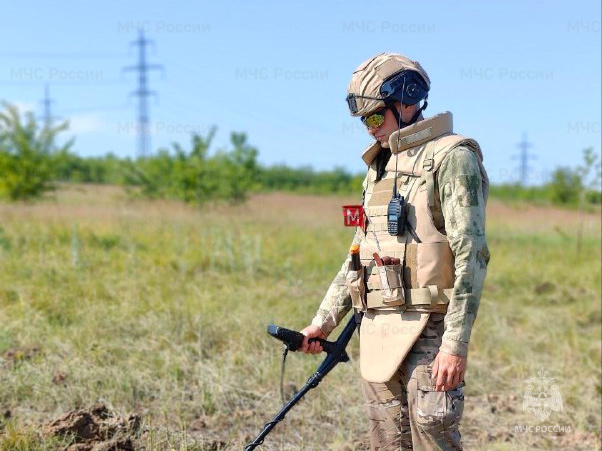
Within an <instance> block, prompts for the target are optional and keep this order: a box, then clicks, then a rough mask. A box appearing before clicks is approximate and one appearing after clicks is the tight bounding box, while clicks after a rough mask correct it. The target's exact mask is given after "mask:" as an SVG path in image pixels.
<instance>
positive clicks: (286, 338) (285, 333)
mask: <svg viewBox="0 0 602 451" xmlns="http://www.w3.org/2000/svg"><path fill="white" fill-rule="evenodd" d="M268 334H270V335H271V336H272V337H274V338H277V339H278V340H280V341H282V342H284V344H286V345H287V346H288V348H289V349H290V350H291V351H296V350H298V349H299V348H300V347H301V345H302V344H303V338H304V337H305V335H303V334H302V333H301V332H297V331H296V330H291V329H286V328H284V327H280V326H275V325H274V324H270V325H269V326H268ZM314 341H318V342H319V343H320V344H321V345H322V348H323V349H324V351H326V353H328V354H329V353H331V352H332V351H333V350H334V349H335V346H334V343H333V342H332V341H326V340H323V339H322V338H310V339H309V342H310V343H313V342H314Z"/></svg>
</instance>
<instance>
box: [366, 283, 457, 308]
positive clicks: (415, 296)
mask: <svg viewBox="0 0 602 451" xmlns="http://www.w3.org/2000/svg"><path fill="white" fill-rule="evenodd" d="M368 289H370V287H368ZM453 292H454V289H453V288H437V287H436V286H434V285H433V286H428V287H425V288H406V289H405V290H404V297H405V299H403V300H399V301H394V302H385V301H384V300H383V298H382V295H381V291H380V290H378V289H377V290H373V291H370V292H368V293H366V305H367V307H368V309H381V308H384V309H387V308H391V307H396V308H401V310H409V311H413V310H420V311H437V312H445V311H446V310H447V305H448V304H449V301H450V299H451V298H452V296H453Z"/></svg>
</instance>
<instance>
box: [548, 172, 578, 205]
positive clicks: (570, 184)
mask: <svg viewBox="0 0 602 451" xmlns="http://www.w3.org/2000/svg"><path fill="white" fill-rule="evenodd" d="M549 190H550V197H551V200H552V202H555V203H559V204H576V203H577V201H578V200H579V196H580V194H581V192H582V191H583V183H582V180H581V177H580V176H579V174H578V172H577V171H576V170H575V169H572V168H568V167H561V168H558V169H556V170H555V171H554V172H553V173H552V180H551V181H550V183H549Z"/></svg>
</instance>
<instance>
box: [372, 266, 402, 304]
mask: <svg viewBox="0 0 602 451" xmlns="http://www.w3.org/2000/svg"><path fill="white" fill-rule="evenodd" d="M376 268H377V271H378V275H379V278H380V285H381V289H382V291H381V294H382V298H383V303H385V304H386V303H388V302H397V301H403V300H404V293H403V278H402V271H403V267H402V265H401V264H399V265H384V266H377V267H376Z"/></svg>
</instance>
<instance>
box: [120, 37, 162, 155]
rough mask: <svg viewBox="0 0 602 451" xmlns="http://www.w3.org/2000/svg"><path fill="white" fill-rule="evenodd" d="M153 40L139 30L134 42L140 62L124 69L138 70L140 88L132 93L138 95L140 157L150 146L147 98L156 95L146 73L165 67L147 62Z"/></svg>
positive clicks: (146, 152) (145, 153)
mask: <svg viewBox="0 0 602 451" xmlns="http://www.w3.org/2000/svg"><path fill="white" fill-rule="evenodd" d="M151 42H152V41H149V40H147V39H145V38H144V31H143V30H139V37H138V40H136V41H133V42H132V44H134V45H136V46H138V64H137V65H136V66H129V67H125V68H124V69H123V70H125V71H130V70H134V71H136V72H138V89H137V90H136V91H134V92H132V95H134V96H136V97H138V157H145V156H146V155H147V154H148V149H149V148H150V133H149V132H150V129H149V122H150V119H149V112H148V102H147V99H148V97H149V96H151V95H156V93H155V92H154V91H149V89H148V85H147V82H148V79H147V75H146V74H147V72H148V71H150V70H154V69H159V70H162V69H163V66H161V65H159V64H148V63H147V62H146V46H147V45H149V44H150V43H151Z"/></svg>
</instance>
